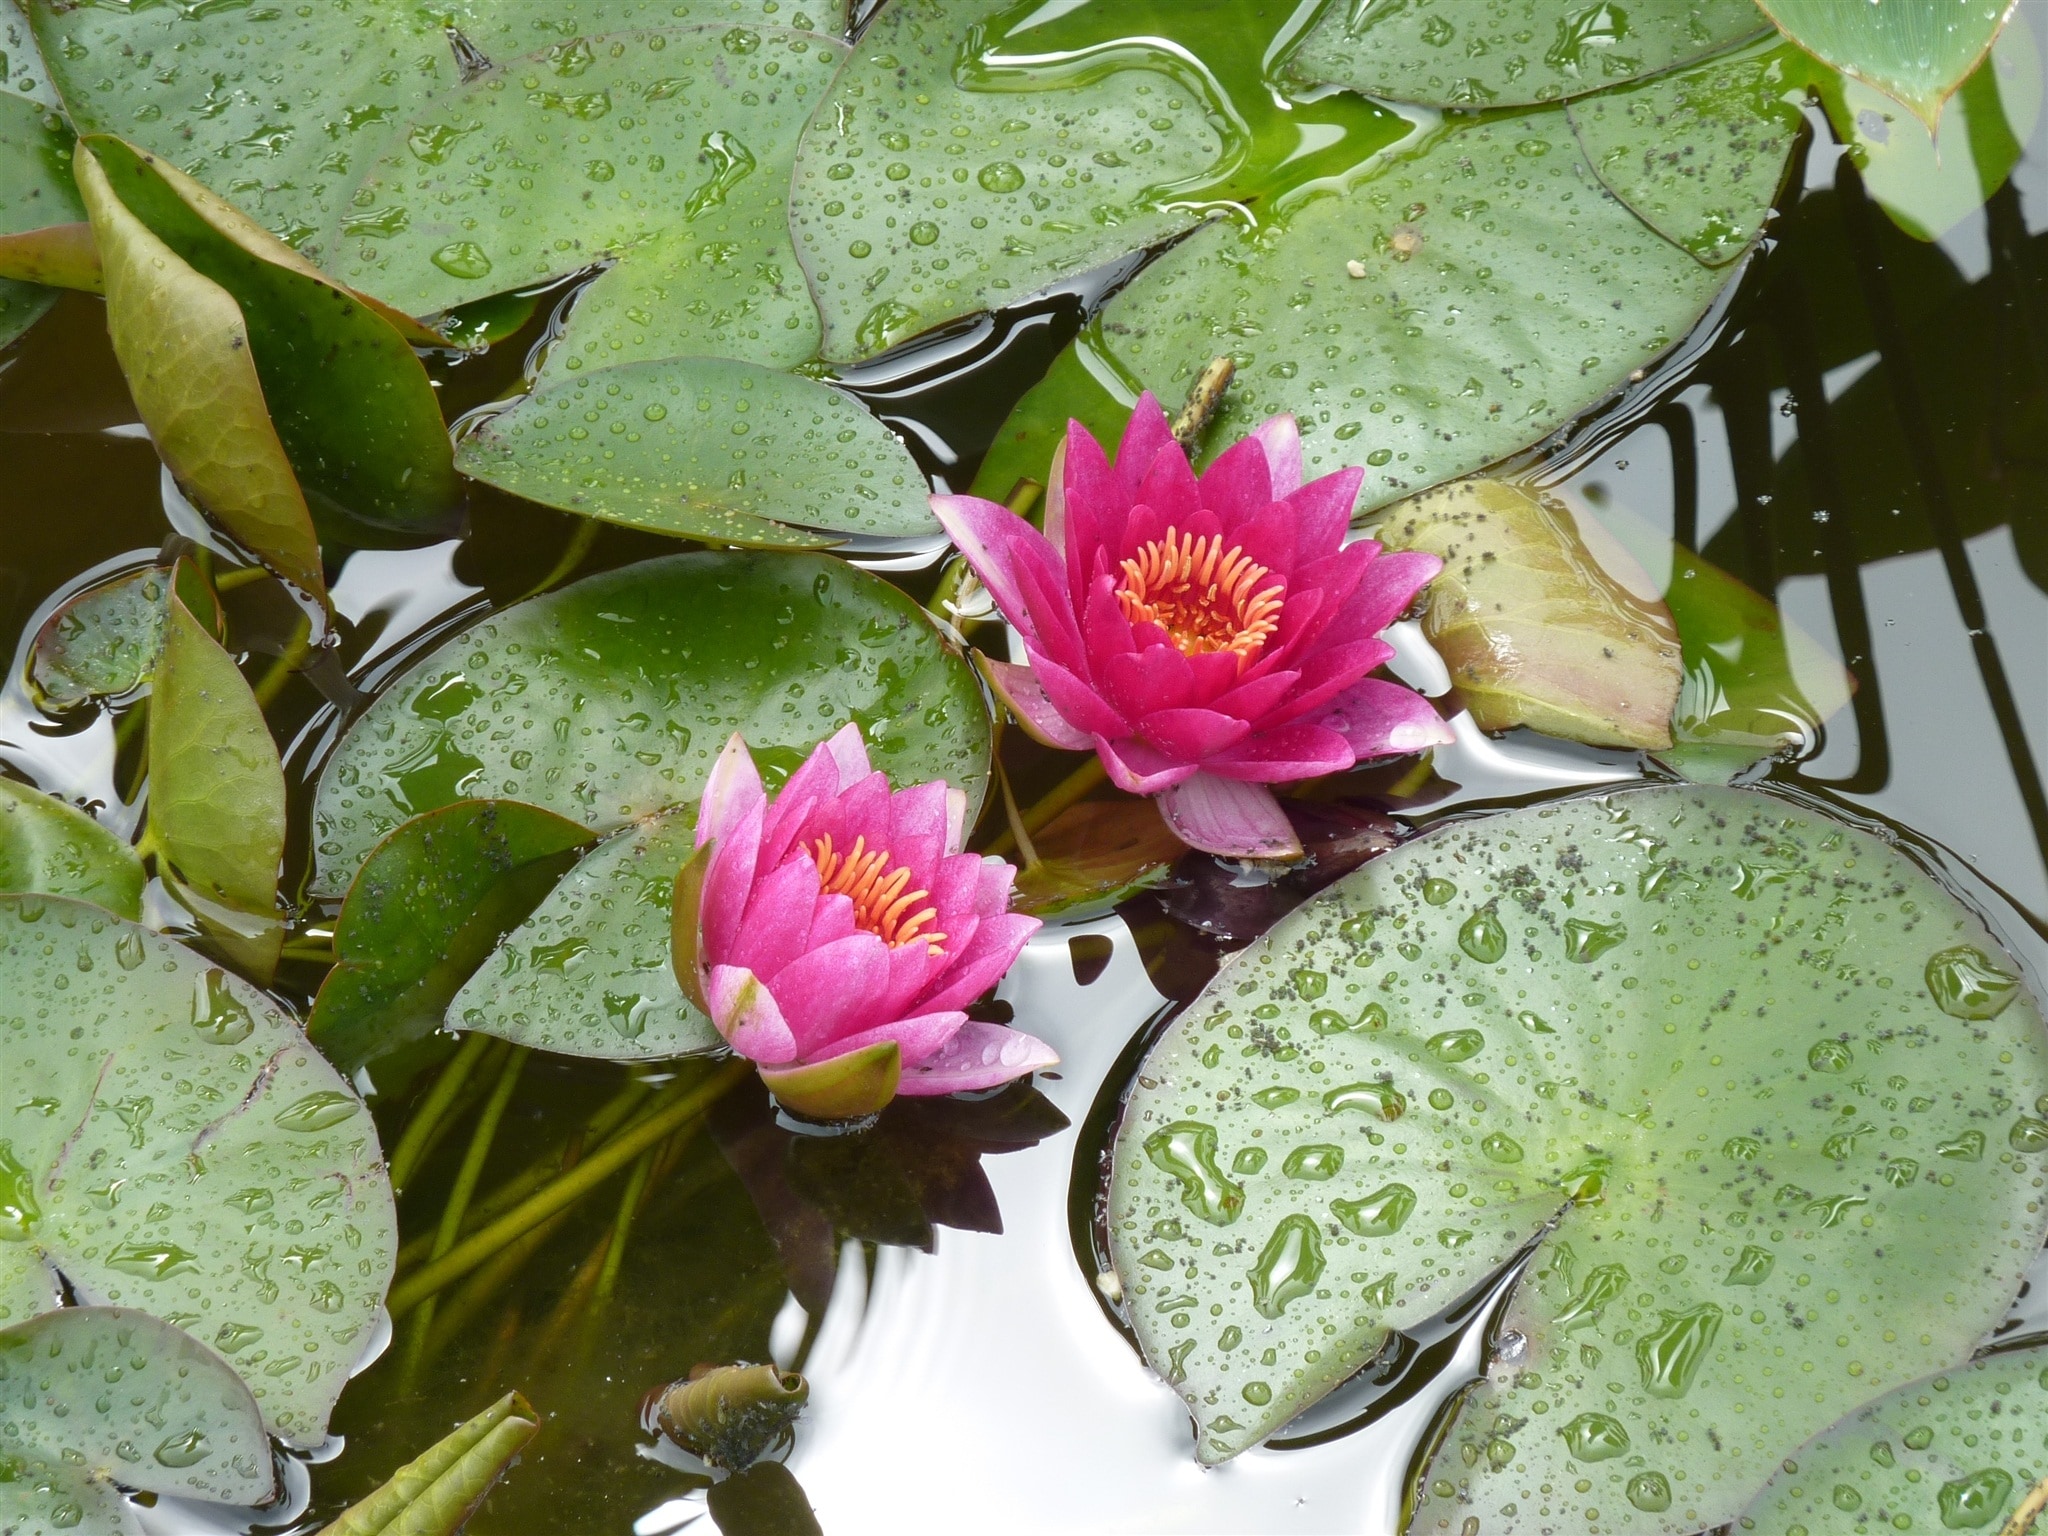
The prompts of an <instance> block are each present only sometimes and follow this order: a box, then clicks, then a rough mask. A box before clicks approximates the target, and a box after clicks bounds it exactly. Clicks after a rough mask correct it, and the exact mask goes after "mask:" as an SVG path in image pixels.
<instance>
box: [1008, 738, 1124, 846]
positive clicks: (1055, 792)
mask: <svg viewBox="0 0 2048 1536" xmlns="http://www.w3.org/2000/svg"><path fill="white" fill-rule="evenodd" d="M1108 777H1109V775H1108V773H1107V772H1106V771H1105V770H1104V768H1103V766H1102V759H1101V758H1099V757H1096V756H1094V755H1093V754H1092V753H1091V754H1090V755H1089V758H1088V761H1086V762H1085V763H1083V764H1082V765H1081V766H1080V767H1078V768H1076V769H1075V770H1074V771H1073V772H1072V773H1070V774H1068V775H1067V776H1066V777H1065V778H1064V779H1062V780H1060V782H1059V783H1057V784H1055V785H1054V786H1053V787H1052V788H1051V789H1050V790H1049V791H1048V792H1047V793H1046V794H1045V795H1044V797H1043V798H1041V799H1040V800H1039V802H1038V803H1037V804H1036V805H1034V806H1032V807H1031V809H1030V810H1028V811H1026V812H1025V813H1024V814H1023V816H1022V817H1020V818H1019V823H1020V825H1021V826H1022V828H1023V830H1024V832H1025V833H1027V834H1029V833H1032V832H1036V831H1037V830H1038V829H1039V828H1040V827H1042V826H1044V825H1045V824H1046V823H1047V822H1049V821H1051V820H1052V819H1053V817H1055V816H1057V815H1059V813H1060V812H1061V811H1064V810H1065V809H1066V808H1067V807H1068V806H1070V805H1073V804H1074V803H1076V802H1077V801H1079V800H1081V799H1083V798H1085V797H1086V796H1087V794H1088V792H1089V791H1090V790H1092V789H1094V788H1095V786H1096V785H1098V784H1100V783H1101V782H1102V781H1103V780H1104V779H1106V778H1108ZM1016 846H1017V838H1016V834H1015V833H1013V832H1012V831H1011V830H1010V829H1009V828H1008V827H1005V828H1004V829H1003V830H1002V831H1000V832H998V833H997V834H996V835H995V839H994V841H992V842H991V843H990V844H989V845H988V847H987V848H986V849H984V850H983V852H985V853H990V854H994V855H995V856H997V857H998V858H1000V857H1001V856H1002V855H1004V854H1006V853H1008V852H1010V850H1011V849H1013V848H1015V847H1016ZM1033 862H1034V863H1035V862H1037V861H1036V860H1035V859H1034V860H1033Z"/></svg>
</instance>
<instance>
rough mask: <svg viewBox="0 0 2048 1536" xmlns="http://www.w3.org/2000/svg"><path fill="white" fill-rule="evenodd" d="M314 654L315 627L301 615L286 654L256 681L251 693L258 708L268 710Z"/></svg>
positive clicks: (287, 645) (285, 648) (286, 645)
mask: <svg viewBox="0 0 2048 1536" xmlns="http://www.w3.org/2000/svg"><path fill="white" fill-rule="evenodd" d="M312 654H313V626H312V625H311V624H310V623H309V622H308V621H307V619H306V616H305V615H304V614H301V615H299V621H298V625H297V627H296V628H294V629H293V630H292V637H291V639H290V640H288V641H286V642H285V647H284V654H283V655H282V656H280V657H278V658H277V659H276V660H275V661H273V662H271V664H270V670H269V671H267V672H265V673H264V674H263V676H262V677H260V678H258V679H257V680H256V686H255V687H254V688H252V689H250V690H249V691H250V692H251V693H253V694H255V695H256V707H257V708H258V709H268V708H269V707H270V702H271V700H273V699H275V698H276V697H277V696H278V694H280V693H281V692H283V691H284V685H285V684H286V683H287V682H289V681H290V680H291V675H292V674H293V673H294V672H296V671H298V670H299V668H300V667H302V666H304V665H305V664H306V658H307V657H308V656H310V655H312Z"/></svg>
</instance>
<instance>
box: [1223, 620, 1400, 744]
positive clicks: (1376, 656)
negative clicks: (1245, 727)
mask: <svg viewBox="0 0 2048 1536" xmlns="http://www.w3.org/2000/svg"><path fill="white" fill-rule="evenodd" d="M1393 655H1394V648H1393V647H1392V646H1391V645H1389V644H1387V642H1386V641H1384V640H1379V639H1373V640H1354V641H1352V642H1351V643H1350V644H1349V645H1333V646H1324V647H1321V648H1319V649H1317V650H1314V651H1311V652H1310V653H1309V654H1308V656H1307V657H1306V658H1305V659H1304V660H1303V661H1302V664H1301V671H1300V673H1299V674H1298V675H1299V678H1300V681H1299V683H1298V684H1297V685H1296V687H1295V689H1294V691H1293V692H1292V693H1291V694H1289V695H1288V696H1287V701H1286V703H1284V704H1282V705H1281V706H1279V707H1278V708H1276V709H1273V710H1270V711H1268V712H1267V713H1266V714H1265V715H1264V716H1262V717H1253V719H1254V723H1255V724H1256V725H1257V726H1258V728H1259V729H1260V730H1270V729H1272V728H1274V727H1276V726H1281V725H1285V724H1286V723H1287V722H1288V721H1290V720H1299V719H1300V718H1301V717H1302V716H1304V715H1310V714H1313V713H1315V712H1316V711H1317V710H1319V709H1321V708H1322V707H1323V706H1324V705H1325V704H1327V703H1329V701H1330V700H1332V699H1334V698H1336V697H1337V695H1338V694H1340V693H1342V692H1343V691H1344V690H1345V689H1347V688H1349V687H1350V686H1351V685H1352V684H1353V683H1356V682H1357V681H1358V680H1359V679H1360V678H1362V677H1364V676H1365V675H1366V674H1367V673H1368V672H1371V671H1373V670H1374V669H1376V668H1378V667H1383V666H1385V665H1386V664H1387V663H1388V662H1389V661H1390V660H1392V659H1393ZM1288 675H1289V674H1288V673H1285V672H1276V673H1275V674H1274V676H1276V677H1286V676H1288Z"/></svg>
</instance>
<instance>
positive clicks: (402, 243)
mask: <svg viewBox="0 0 2048 1536" xmlns="http://www.w3.org/2000/svg"><path fill="white" fill-rule="evenodd" d="M584 25H588V23H587V22H585V23H584ZM845 53H846V47H845V45H844V44H843V43H841V42H839V41H838V40H837V39H836V38H827V37H821V36H819V35H818V34H816V33H812V32H797V31H790V30H788V29H786V28H782V27H772V28H761V27H756V28H737V29H736V28H733V27H730V26H728V25H725V24H723V23H720V24H717V25H713V26H702V27H677V28H672V29H670V30H666V31H650V32H622V33H617V34H615V35H613V36H610V37H586V38H579V39H577V40H575V41H573V42H566V43H565V42H560V41H556V42H554V43H553V44H552V46H550V47H548V48H546V49H544V50H543V51H541V52H538V53H530V54H526V55H524V56H522V57H517V58H506V59H502V60H501V61H500V62H499V64H498V65H497V67H496V68H494V69H491V70H489V71H487V72H485V73H483V74H480V75H478V76H476V77H475V78H473V79H471V80H469V81H468V82H466V83H464V84H462V85H460V86H458V87H456V88H454V89H452V90H449V91H447V92H445V93H444V94H442V95H439V96H436V97H435V98H433V99H432V100H430V101H427V102H425V103H423V104H422V105H421V106H420V107H419V109H418V110H417V112H415V113H414V114H413V115H412V117H411V119H410V121H409V122H408V123H407V124H405V125H404V127H403V128H402V129H401V130H400V131H399V132H398V134H397V136H396V138H395V139H393V140H392V141H390V142H389V143H388V145H387V147H386V149H385V152H384V153H383V154H382V155H381V156H379V157H378V158H377V159H376V160H374V161H371V162H367V163H366V164H365V165H364V167H363V171H362V174H361V176H360V178H359V181H360V184H359V185H358V186H357V187H356V189H355V191H354V193H353V194H352V195H351V196H350V198H349V200H348V204H347V206H346V207H345V208H343V209H342V210H340V213H339V219H338V225H337V228H336V232H335V233H334V235H333V236H332V238H330V240H329V241H328V244H327V248H328V249H329V250H330V251H331V252H332V258H331V259H332V260H333V261H334V262H335V264H336V266H337V270H339V271H340V272H341V273H342V275H343V276H344V277H345V278H346V279H347V280H348V281H349V282H352V283H354V284H356V285H357V286H359V287H364V288H368V289H372V290H374V291H375V292H377V293H379V294H381V295H383V296H384V297H385V298H387V299H389V300H391V301H392V302H393V303H395V304H397V305H398V306H399V307H400V308H403V309H406V310H410V311H412V312H414V313H418V314H428V313H431V312H433V311H436V310H444V309H448V308H451V307H453V306H454V305H457V304H460V303H463V302H465V301H466V300H470V299H474V298H478V297H481V296H483V295H485V294H490V293H498V292H502V291H505V290H507V289H514V288H521V287H526V286H528V285H530V284H533V283H536V282H541V281H544V280H547V279H551V278H556V277H561V276H564V275H566V274H568V273H572V272H575V271H578V270H580V269H582V268H584V267H588V266H590V265H592V264H593V263H595V262H598V261H600V260H603V259H607V258H618V265H617V267H616V268H615V269H614V270H613V271H612V272H609V273H607V274H605V275H604V276H602V277H600V278H599V279H598V280H597V281H596V282H595V283H593V284H592V285H591V287H590V289H589V291H588V292H586V293H585V294H584V295H583V296H582V297H581V298H580V299H579V300H578V301H577V306H576V308H577V319H576V322H575V326H574V331H573V334H572V335H571V336H570V337H568V338H567V339H565V340H564V341H562V342H560V343H558V344H557V345H556V347H555V349H554V352H553V354H552V362H553V367H552V369H551V371H552V372H557V373H559V372H562V371H567V370H571V369H574V368H580V367H605V366H608V365H611V364H615V363H626V362H634V361H639V360H642V359H647V358H658V357H675V356H684V355H689V354H709V355H722V356H742V357H747V358H749V359H751V360H753V361H757V362H760V363H764V364H769V365H772V366H778V367H787V366H790V365H792V364H795V363H799V362H802V361H803V360H804V359H805V358H807V357H809V356H810V355H811V354H812V352H813V351H814V350H815V349H816V347H817V341H818V328H817V316H816V312H815V311H814V309H813V307H812V305H811V300H810V296H809V294H808V293H807V292H806V291H805V289H804V285H803V275H802V272H801V271H800V270H799V269H798V267H797V264H796V253H795V252H794V251H793V250H791V249H790V243H789V224H788V218H787V214H786V211H785V209H786V204H787V200H788V189H789V174H790V165H791V163H792V161H793V160H794V158H795V155H796V141H797V135H798V133H799V132H800V131H801V130H802V128H803V125H804V120H805V118H807V117H808V116H809V115H810V113H811V110H812V108H814V107H815V106H816V105H817V104H818V102H819V100H820V99H821V98H822V97H823V95H824V92H825V88H826V86H827V85H828V84H829V83H830V82H831V79H832V75H833V72H834V71H835V70H836V69H837V68H838V66H839V61H840V59H841V58H842V57H844V55H845ZM508 184H511V185H514V186H516V187H517V188H518V189H519V193H520V195H518V196H515V197H508V196H507V195H506V188H507V185H508ZM764 268H765V269H768V270H766V271H764Z"/></svg>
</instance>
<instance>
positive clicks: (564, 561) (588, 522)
mask: <svg viewBox="0 0 2048 1536" xmlns="http://www.w3.org/2000/svg"><path fill="white" fill-rule="evenodd" d="M603 528H604V525H603V524H602V523H600V522H599V521H598V520H597V519H596V518H594V517H586V518H584V519H583V520H582V521H581V522H579V523H578V524H577V527H576V531H575V533H573V534H571V535H570V537H569V542H568V544H566V545H565V546H564V547H563V549H562V558H561V559H559V560H557V561H556V562H555V563H554V566H553V568H552V569H550V570H549V571H548V573H547V575H545V576H543V577H541V579H540V580H539V581H536V582H535V583H534V584H533V585H532V586H530V587H528V588H527V589H526V590H525V591H524V592H522V593H520V594H519V596H518V597H516V598H514V599H513V601H514V602H521V603H523V602H525V601H526V600H527V599H528V598H529V597H539V596H540V595H541V593H543V592H545V591H547V589H548V588H549V587H552V586H553V585H554V584H555V583H556V582H558V581H560V580H562V578H563V577H565V576H567V575H569V574H570V573H571V572H572V571H574V570H575V569H576V567H577V566H579V565H581V564H582V563H583V562H584V560H585V559H587V558H588V557H589V554H590V551H591V547H592V546H593V545H595V544H596V543H597V536H598V534H599V533H600V532H601V531H602V530H603Z"/></svg>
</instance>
